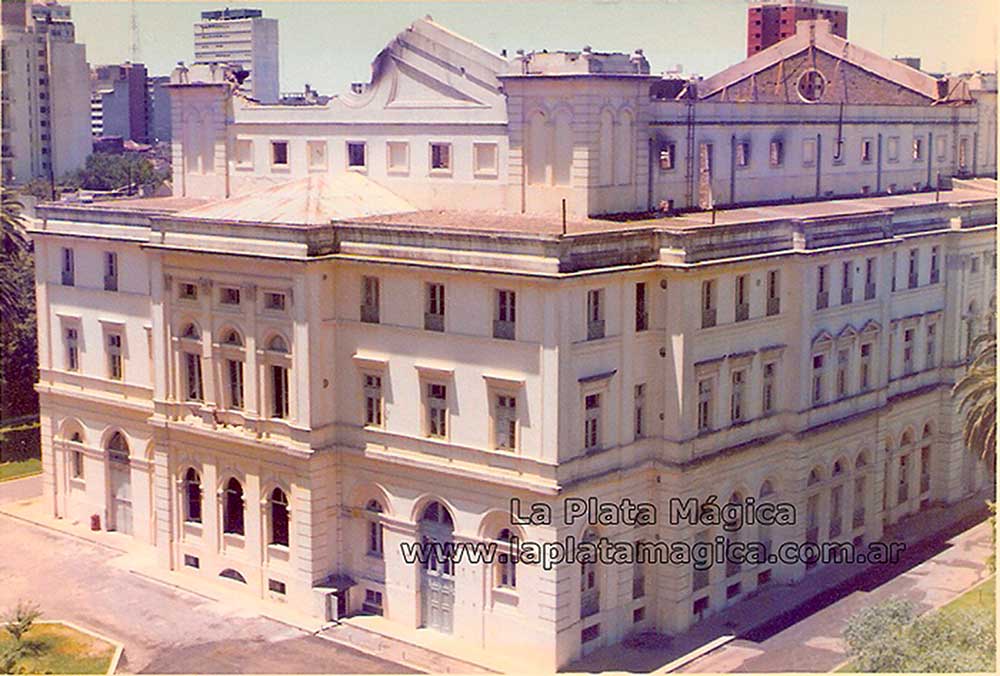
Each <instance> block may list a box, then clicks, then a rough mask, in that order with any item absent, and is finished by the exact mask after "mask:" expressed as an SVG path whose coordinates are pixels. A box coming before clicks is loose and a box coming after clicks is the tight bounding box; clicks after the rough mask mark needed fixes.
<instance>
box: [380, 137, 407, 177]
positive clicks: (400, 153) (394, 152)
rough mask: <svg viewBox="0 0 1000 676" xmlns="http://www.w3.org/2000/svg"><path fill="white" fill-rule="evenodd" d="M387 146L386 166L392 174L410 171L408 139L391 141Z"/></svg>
mask: <svg viewBox="0 0 1000 676" xmlns="http://www.w3.org/2000/svg"><path fill="white" fill-rule="evenodd" d="M385 147H386V168H387V169H388V171H389V173H392V174H405V173H408V172H409V171H410V144H409V143H407V142H406V141H389V142H388V143H386V144H385Z"/></svg>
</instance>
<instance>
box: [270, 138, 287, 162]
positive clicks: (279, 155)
mask: <svg viewBox="0 0 1000 676" xmlns="http://www.w3.org/2000/svg"><path fill="white" fill-rule="evenodd" d="M271 164H272V165H273V166H275V167H287V166H288V141H271Z"/></svg>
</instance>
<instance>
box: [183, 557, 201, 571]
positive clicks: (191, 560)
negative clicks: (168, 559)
mask: <svg viewBox="0 0 1000 676" xmlns="http://www.w3.org/2000/svg"><path fill="white" fill-rule="evenodd" d="M184 565H185V566H187V567H188V568H201V561H200V560H199V559H198V557H197V556H191V555H190V554H185V555H184Z"/></svg>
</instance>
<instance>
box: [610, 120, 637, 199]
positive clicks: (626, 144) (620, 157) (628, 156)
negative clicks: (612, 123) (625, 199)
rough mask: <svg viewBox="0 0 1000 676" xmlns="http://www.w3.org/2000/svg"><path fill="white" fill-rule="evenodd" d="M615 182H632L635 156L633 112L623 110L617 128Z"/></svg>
mask: <svg viewBox="0 0 1000 676" xmlns="http://www.w3.org/2000/svg"><path fill="white" fill-rule="evenodd" d="M615 131H616V132H617V133H616V134H615V150H614V155H615V158H614V162H615V183H617V184H618V185H628V184H629V183H631V182H632V161H633V158H634V156H635V139H634V138H633V124H632V113H631V112H630V111H627V110H625V111H622V113H621V115H620V116H619V118H618V127H617V128H616V130H615Z"/></svg>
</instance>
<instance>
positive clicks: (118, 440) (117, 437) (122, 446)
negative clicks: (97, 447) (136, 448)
mask: <svg viewBox="0 0 1000 676" xmlns="http://www.w3.org/2000/svg"><path fill="white" fill-rule="evenodd" d="M108 450H109V451H118V452H119V453H124V454H125V455H128V442H127V441H125V435H124V434H122V433H121V432H115V433H114V434H112V435H111V438H110V439H108Z"/></svg>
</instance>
